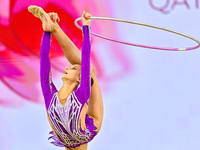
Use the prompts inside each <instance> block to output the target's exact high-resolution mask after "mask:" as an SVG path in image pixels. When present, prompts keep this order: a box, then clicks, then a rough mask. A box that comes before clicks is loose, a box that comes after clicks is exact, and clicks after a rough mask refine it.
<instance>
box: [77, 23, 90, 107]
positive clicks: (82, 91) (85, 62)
mask: <svg viewBox="0 0 200 150" xmlns="http://www.w3.org/2000/svg"><path fill="white" fill-rule="evenodd" d="M90 51H91V43H90V27H89V26H83V45H82V57H81V59H82V60H81V81H80V87H79V88H78V89H77V91H76V95H77V97H78V99H79V101H80V103H81V104H85V103H87V100H88V99H89V97H90V88H91V87H90V84H91V83H90V82H91V79H90Z"/></svg>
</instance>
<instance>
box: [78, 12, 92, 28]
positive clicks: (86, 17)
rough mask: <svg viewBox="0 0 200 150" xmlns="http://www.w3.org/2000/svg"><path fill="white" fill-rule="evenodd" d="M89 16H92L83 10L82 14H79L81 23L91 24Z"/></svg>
mask: <svg viewBox="0 0 200 150" xmlns="http://www.w3.org/2000/svg"><path fill="white" fill-rule="evenodd" d="M90 17H92V15H91V14H90V13H88V12H85V11H83V14H82V16H81V19H82V23H83V25H88V26H90V25H91V23H92V19H90Z"/></svg>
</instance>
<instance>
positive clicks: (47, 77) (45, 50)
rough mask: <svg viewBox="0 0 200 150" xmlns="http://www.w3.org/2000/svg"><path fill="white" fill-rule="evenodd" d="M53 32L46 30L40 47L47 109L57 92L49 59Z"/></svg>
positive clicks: (42, 79) (43, 89)
mask: <svg viewBox="0 0 200 150" xmlns="http://www.w3.org/2000/svg"><path fill="white" fill-rule="evenodd" d="M51 34H52V33H51V32H44V35H43V39H42V44H41V49H40V80H41V87H42V92H43V96H44V99H45V105H46V108H47V110H48V108H49V104H50V102H51V98H52V96H53V94H54V93H55V92H57V89H56V88H55V86H54V84H53V82H52V79H51V64H50V59H49V52H50V46H51Z"/></svg>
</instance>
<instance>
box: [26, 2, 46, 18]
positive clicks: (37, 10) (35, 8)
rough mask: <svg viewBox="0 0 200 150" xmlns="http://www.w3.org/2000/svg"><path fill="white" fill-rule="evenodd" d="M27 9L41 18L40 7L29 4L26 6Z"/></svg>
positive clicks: (41, 11)
mask: <svg viewBox="0 0 200 150" xmlns="http://www.w3.org/2000/svg"><path fill="white" fill-rule="evenodd" d="M28 11H29V12H31V13H32V14H33V15H34V16H35V17H37V18H40V19H42V16H43V12H44V10H43V9H42V8H41V7H38V6H35V5H31V6H29V7H28Z"/></svg>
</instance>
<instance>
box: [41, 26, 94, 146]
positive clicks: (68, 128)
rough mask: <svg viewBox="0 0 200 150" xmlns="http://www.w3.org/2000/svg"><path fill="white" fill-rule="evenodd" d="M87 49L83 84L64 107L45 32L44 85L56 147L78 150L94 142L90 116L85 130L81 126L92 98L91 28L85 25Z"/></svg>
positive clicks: (82, 76)
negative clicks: (82, 118) (56, 82)
mask: <svg viewBox="0 0 200 150" xmlns="http://www.w3.org/2000/svg"><path fill="white" fill-rule="evenodd" d="M83 35H84V38H83V46H82V60H81V81H80V84H79V85H78V87H77V88H76V89H75V90H74V91H73V92H72V93H71V94H70V96H69V97H68V99H67V102H66V103H65V104H64V105H62V104H61V103H60V101H59V98H58V91H57V89H56V87H55V85H54V84H53V82H52V79H51V67H50V59H49V51H50V44H51V33H50V32H44V35H43V39H42V45H41V51H40V59H41V62H40V65H41V67H40V75H41V86H42V92H43V96H44V100H45V105H46V109H47V116H48V119H49V121H50V123H51V124H52V128H53V131H54V132H53V131H51V132H50V134H52V136H51V137H50V138H49V139H53V140H54V141H53V142H51V143H53V144H54V145H56V146H60V147H67V148H75V147H78V146H80V145H82V144H85V143H88V142H89V141H91V140H92V139H93V138H94V136H95V135H96V132H95V131H94V130H95V129H96V127H95V126H94V121H93V119H92V118H89V116H88V115H87V114H86V117H85V124H86V126H85V129H84V130H82V129H80V127H79V118H80V113H81V110H82V108H83V106H84V104H85V103H87V101H88V99H89V97H90V49H91V45H90V28H89V26H83Z"/></svg>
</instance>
